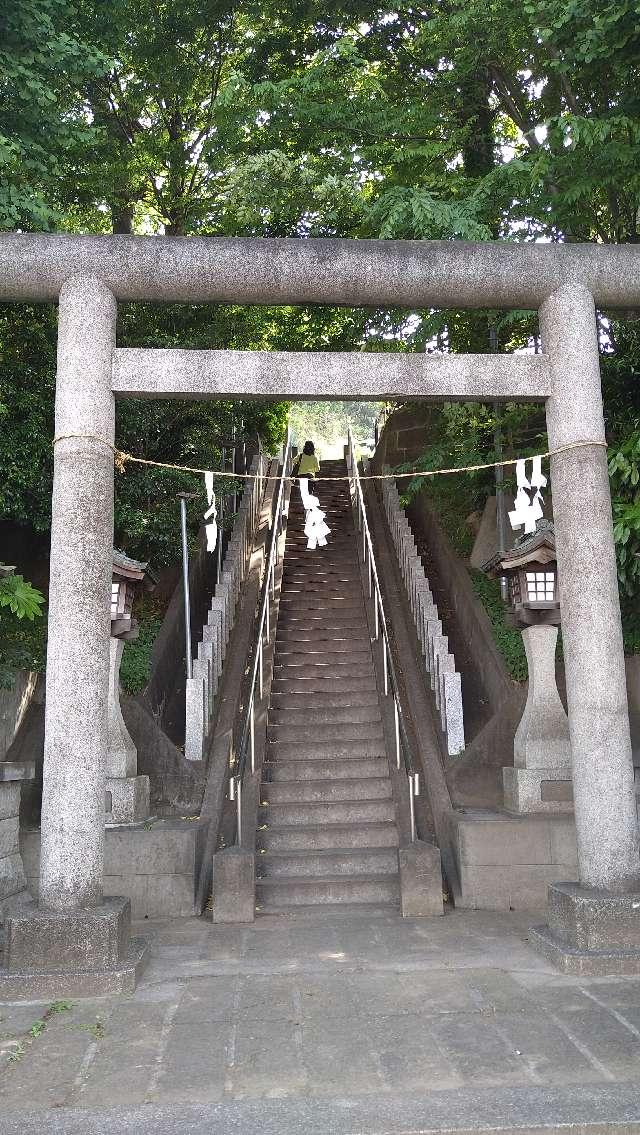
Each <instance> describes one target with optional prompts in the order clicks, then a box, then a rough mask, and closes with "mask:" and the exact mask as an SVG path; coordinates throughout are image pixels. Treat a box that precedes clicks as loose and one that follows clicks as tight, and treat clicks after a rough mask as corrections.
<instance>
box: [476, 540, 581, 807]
mask: <svg viewBox="0 0 640 1135" xmlns="http://www.w3.org/2000/svg"><path fill="white" fill-rule="evenodd" d="M482 570H483V571H485V572H486V573H487V575H490V576H494V577H497V576H506V578H507V581H508V586H509V607H508V609H507V621H508V622H509V623H510V625H511V626H514V627H518V628H519V629H520V630H521V632H522V639H523V642H524V648H525V652H526V655H527V664H528V667H529V689H528V694H527V703H526V705H525V708H524V713H523V714H522V718H521V720H520V724H519V725H518V728H517V730H516V734H515V737H514V740H513V767H511V766H509V767H508V768H503V770H502V781H503V788H504V803H505V808H506V809H507V810H508V811H509V812H516V813H520V814H521V813H530V812H570V811H571V809H572V806H573V790H572V781H571V746H570V743H569V721H568V719H567V715H566V713H565V711H564V707H563V705H562V702H561V701H560V695H559V693H558V687H557V685H556V672H555V655H556V643H557V641H558V626H559V625H560V594H559V585H558V570H557V562H556V541H555V533H554V529H553V524H552V523H551V522H550V521H548V520H539V521H538V524H537V526H536V530H535V532H532V533H531V534H530V535H526V536H522V537H521V538H520V539H519V540H517V541H516V543H515V544H514V546H513V548H511V549H510V550H509V551H508V552H504V551H500V552H498V553H497V554H496V555H495V556H494V557H493V558H492V559H491V560H489V561H488V562H487V563H486V564H483V568H482Z"/></svg>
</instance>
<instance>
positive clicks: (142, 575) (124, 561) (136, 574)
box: [112, 548, 157, 584]
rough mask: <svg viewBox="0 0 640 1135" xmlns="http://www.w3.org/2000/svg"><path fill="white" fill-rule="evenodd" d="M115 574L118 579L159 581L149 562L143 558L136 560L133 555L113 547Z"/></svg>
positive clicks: (152, 582) (136, 581)
mask: <svg viewBox="0 0 640 1135" xmlns="http://www.w3.org/2000/svg"><path fill="white" fill-rule="evenodd" d="M112 570H113V575H114V576H115V578H116V579H130V580H132V581H133V582H135V583H139V582H141V581H142V580H143V579H144V580H145V582H148V583H151V584H155V583H156V582H157V580H156V577H155V575H154V574H153V572H152V571H151V570H150V568H149V564H148V563H145V562H144V561H143V560H134V559H133V558H132V557H131V556H127V555H125V553H124V552H121V551H120V550H119V549H118V548H114V549H113V568H112Z"/></svg>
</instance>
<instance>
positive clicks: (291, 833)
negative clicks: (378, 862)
mask: <svg viewBox="0 0 640 1135" xmlns="http://www.w3.org/2000/svg"><path fill="white" fill-rule="evenodd" d="M399 844H400V840H399V837H398V829H397V827H396V825H395V821H376V820H372V821H367V822H364V823H360V824H341V823H324V824H296V825H295V826H293V825H291V824H288V825H286V826H269V827H267V828H265V829H259V830H258V831H257V833H256V848H257V850H258V852H260V851H261V850H265V851H311V850H321V849H326V850H328V851H336V850H338V849H340V848H351V847H376V848H380V847H393V848H397V847H399Z"/></svg>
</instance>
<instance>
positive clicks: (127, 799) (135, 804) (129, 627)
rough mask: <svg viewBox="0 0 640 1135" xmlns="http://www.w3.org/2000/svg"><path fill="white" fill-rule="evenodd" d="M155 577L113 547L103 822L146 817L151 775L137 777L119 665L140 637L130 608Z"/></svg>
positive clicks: (127, 822)
mask: <svg viewBox="0 0 640 1135" xmlns="http://www.w3.org/2000/svg"><path fill="white" fill-rule="evenodd" d="M155 582H156V581H155V578H154V576H153V574H152V573H151V572H150V571H149V567H148V564H146V563H142V562H140V561H139V560H133V559H131V558H130V557H129V556H125V554H124V552H120V551H118V550H117V549H115V548H114V551H113V568H112V581H111V643H110V653H109V705H108V730H109V751H108V756H107V783H106V801H105V812H106V822H107V824H109V825H111V824H134V823H140V822H142V821H143V820H146V819H147V818H148V816H149V777H148V776H138V752H137V749H136V747H135V745H134V743H133V741H132V739H131V737H130V735H129V731H128V730H127V727H126V725H125V723H124V719H123V717H122V710H121V709H120V663H121V661H122V651H123V649H124V644H125V642H131V641H133V640H134V639H136V638H137V637H138V626H137V623H136V620H135V618H134V617H133V604H134V600H135V598H136V596H137V595H138V594H140V592H142V591H152V590H153V588H154V587H155Z"/></svg>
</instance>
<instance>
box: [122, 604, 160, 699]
mask: <svg viewBox="0 0 640 1135" xmlns="http://www.w3.org/2000/svg"><path fill="white" fill-rule="evenodd" d="M136 618H137V619H138V623H139V628H140V633H139V635H138V638H137V639H135V640H134V641H133V642H127V643H125V647H124V650H123V652H122V662H121V664H120V685H121V686H122V689H123V690H124V692H125V693H127V694H130V695H131V696H132V697H133V696H134V695H135V694H140V693H142V691H143V690H144V688H145V686H146V684H147V682H148V681H149V675H150V673H151V652H152V650H153V644H154V642H155V641H156V638H157V636H158V632H159V630H160V627H161V626H162V618H161V617H160V614H159V613H158V612H157V611H155V610H154V608H153V607H152V606H150V605H147V606H146V607H145V606H144V605H141V606H140V607H139V608H137V609H136Z"/></svg>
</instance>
